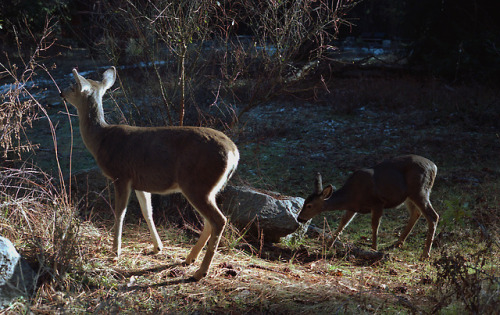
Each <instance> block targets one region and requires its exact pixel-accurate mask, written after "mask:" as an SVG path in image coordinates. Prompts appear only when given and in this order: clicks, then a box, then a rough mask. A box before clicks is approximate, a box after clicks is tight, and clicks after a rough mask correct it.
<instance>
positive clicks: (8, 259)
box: [0, 236, 36, 309]
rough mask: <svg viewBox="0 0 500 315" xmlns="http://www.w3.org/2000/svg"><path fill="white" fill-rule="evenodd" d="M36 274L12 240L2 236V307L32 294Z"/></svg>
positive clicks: (0, 295)
mask: <svg viewBox="0 0 500 315" xmlns="http://www.w3.org/2000/svg"><path fill="white" fill-rule="evenodd" d="M35 276H36V275H35V272H34V271H33V269H31V267H30V266H29V264H28V263H27V262H26V261H25V260H24V259H23V258H21V255H19V253H18V252H17V251H16V249H15V247H14V245H13V244H12V242H11V241H10V240H8V239H6V238H5V237H2V236H0V309H2V308H4V307H6V306H8V305H9V304H10V303H11V302H12V301H13V300H14V299H16V298H18V297H20V296H30V295H31V294H32V293H33V289H34V284H35Z"/></svg>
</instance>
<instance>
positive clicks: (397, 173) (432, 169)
mask: <svg viewBox="0 0 500 315" xmlns="http://www.w3.org/2000/svg"><path fill="white" fill-rule="evenodd" d="M436 173H437V167H436V165H435V164H434V163H433V162H431V161H430V160H428V159H426V158H424V157H421V156H418V155H403V156H398V157H395V158H392V159H388V160H386V161H384V162H382V163H380V164H377V165H375V166H374V167H373V168H364V169H360V170H357V171H355V172H354V173H353V174H352V175H351V176H350V177H349V178H348V179H347V181H346V183H345V184H344V186H343V187H342V188H340V189H339V190H336V191H335V190H334V187H333V186H332V185H328V186H327V187H325V189H323V187H322V183H321V175H320V174H319V173H318V175H317V179H316V185H315V191H314V193H313V194H311V195H310V196H309V197H308V198H307V199H306V200H305V202H304V206H303V207H302V210H301V212H300V213H299V216H298V220H299V221H300V222H305V221H307V220H309V219H311V218H312V217H314V216H316V215H318V214H319V213H321V212H324V211H332V210H346V212H345V214H344V216H343V217H342V219H341V220H340V225H339V227H338V228H337V230H336V231H335V233H334V234H333V237H334V242H335V240H336V239H337V238H338V236H339V235H340V233H342V230H343V229H344V228H345V227H346V226H347V225H348V224H349V222H351V220H352V219H353V218H354V216H355V215H356V214H357V213H362V214H366V213H371V214H372V248H373V249H375V250H376V249H377V234H378V227H379V224H380V218H381V216H382V213H383V211H384V209H387V208H394V207H396V206H398V205H400V204H401V203H403V202H405V205H406V207H407V208H408V210H409V211H410V219H409V221H408V224H407V225H406V228H405V229H404V231H403V233H402V234H401V236H400V237H399V240H398V241H397V242H396V243H395V244H394V246H402V245H403V244H404V242H405V240H406V237H407V236H408V234H409V233H410V232H411V230H412V229H413V226H414V225H415V223H416V222H417V220H418V219H419V218H420V215H421V214H423V215H424V217H425V219H426V220H427V224H428V231H427V239H426V241H425V247H424V251H423V253H422V259H425V258H428V257H429V253H430V250H431V247H432V242H433V240H434V233H435V232H436V227H437V224H438V220H439V215H438V214H437V213H436V211H435V210H434V208H432V205H431V202H430V201H429V195H430V193H431V189H432V185H433V184H434V178H435V177H436Z"/></svg>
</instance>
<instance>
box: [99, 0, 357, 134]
mask: <svg viewBox="0 0 500 315" xmlns="http://www.w3.org/2000/svg"><path fill="white" fill-rule="evenodd" d="M355 4H356V2H355V1H348V0H339V1H271V0H269V1H251V0H240V1H209V0H199V1H187V0H176V1H165V0H127V1H125V2H122V3H121V5H120V6H119V8H118V9H117V8H116V7H110V8H109V10H108V12H109V13H108V14H107V15H106V19H105V20H106V22H105V23H104V24H103V25H102V28H103V34H104V36H103V39H102V40H101V41H99V45H100V47H103V48H104V49H103V50H102V51H104V52H105V54H106V55H107V56H108V58H110V59H112V60H115V62H127V61H129V62H130V61H132V62H133V63H139V62H141V63H143V64H145V65H148V66H149V67H145V71H143V73H142V74H141V75H138V73H137V71H136V70H134V75H133V76H134V77H136V78H137V80H138V82H141V84H142V85H144V82H147V87H145V88H146V89H148V93H144V90H143V89H141V91H140V92H141V94H142V95H156V96H157V97H154V98H153V97H149V98H148V99H147V100H145V102H144V103H147V104H149V105H150V106H149V107H150V108H153V109H154V110H153V114H152V116H153V117H156V118H158V117H161V118H162V119H163V123H164V124H180V125H182V124H184V120H185V118H187V116H186V115H189V114H191V121H190V123H193V120H192V116H193V112H196V113H197V114H198V119H199V123H200V124H201V123H210V121H211V118H208V119H205V117H206V115H210V114H209V113H208V112H210V111H212V112H213V113H214V114H213V115H219V116H224V119H225V120H226V121H227V119H228V117H229V119H230V120H232V121H233V122H234V121H236V120H237V115H236V112H237V110H235V108H234V104H240V103H242V104H244V108H242V109H240V110H239V115H240V116H241V115H242V114H243V113H245V112H246V111H248V110H249V109H251V108H252V107H254V106H257V105H258V104H261V103H263V102H265V101H268V100H270V99H271V98H273V97H276V96H279V95H282V94H287V93H290V94H293V93H295V92H300V91H302V90H307V89H312V88H318V85H319V86H323V83H322V82H324V81H322V78H321V76H313V77H314V80H310V78H311V76H312V74H314V73H315V71H316V70H317V68H318V65H319V62H320V61H321V60H323V59H324V58H325V57H326V53H327V52H328V50H329V49H330V48H331V46H330V45H331V41H332V39H334V38H335V37H336V35H337V31H338V27H339V25H340V24H341V23H346V22H345V21H344V20H343V16H344V14H345V13H346V12H347V11H348V10H349V9H350V8H351V7H352V6H354V5H355ZM151 70H153V71H151ZM146 72H149V73H146ZM311 81H313V82H311ZM304 83H307V84H304ZM134 84H135V83H134ZM135 85H136V84H135ZM152 88H154V89H155V90H151V89H152ZM123 90H124V92H127V89H123ZM128 92H130V91H128ZM151 105H153V106H151ZM135 109H140V110H141V111H142V112H144V106H141V105H140V104H139V105H138V106H136V108H135ZM193 109H195V110H194V111H193ZM188 111H190V112H191V113H189V112H188Z"/></svg>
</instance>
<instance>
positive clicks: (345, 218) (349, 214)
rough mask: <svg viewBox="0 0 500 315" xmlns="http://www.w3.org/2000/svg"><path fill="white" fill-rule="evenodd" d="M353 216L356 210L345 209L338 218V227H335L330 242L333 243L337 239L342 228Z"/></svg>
mask: <svg viewBox="0 0 500 315" xmlns="http://www.w3.org/2000/svg"><path fill="white" fill-rule="evenodd" d="M354 216H356V212H354V211H349V210H347V211H346V212H345V213H344V215H343V216H342V218H341V219H340V224H339V227H338V228H337V230H336V231H335V232H334V233H333V235H332V237H333V242H332V244H335V242H336V241H337V239H338V238H339V236H340V234H341V233H342V231H343V230H344V228H345V227H346V226H348V225H349V223H351V221H352V219H353V218H354Z"/></svg>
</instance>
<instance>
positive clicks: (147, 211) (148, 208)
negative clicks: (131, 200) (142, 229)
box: [135, 190, 163, 254]
mask: <svg viewBox="0 0 500 315" xmlns="http://www.w3.org/2000/svg"><path fill="white" fill-rule="evenodd" d="M135 195H136V196H137V200H139V205H140V206H141V211H142V216H143V217H144V219H145V220H146V222H147V224H148V228H149V233H150V234H151V238H152V239H153V254H158V253H159V252H161V250H162V248H163V244H162V243H161V239H160V236H159V235H158V231H156V226H155V223H154V221H153V206H152V205H151V193H148V192H145V191H140V190H136V191H135Z"/></svg>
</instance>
